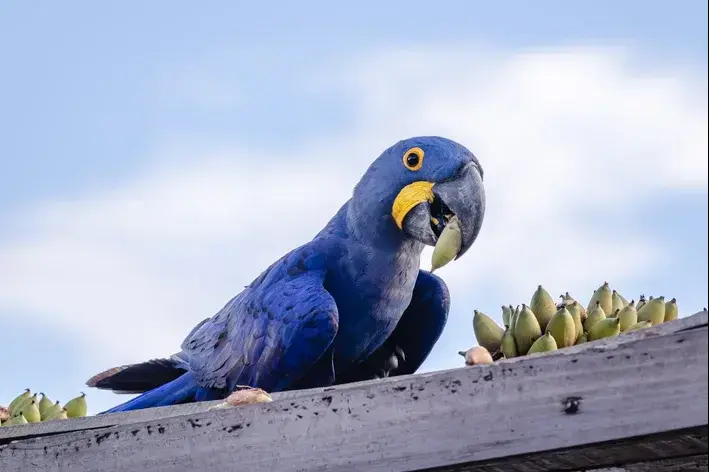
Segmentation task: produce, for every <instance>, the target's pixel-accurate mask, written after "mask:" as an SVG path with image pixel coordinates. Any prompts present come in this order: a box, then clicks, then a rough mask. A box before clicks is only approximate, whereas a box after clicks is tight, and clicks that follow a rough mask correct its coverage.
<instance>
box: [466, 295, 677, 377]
mask: <svg viewBox="0 0 709 472" xmlns="http://www.w3.org/2000/svg"><path fill="white" fill-rule="evenodd" d="M559 298H561V302H560V303H558V304H557V303H556V302H555V301H554V299H553V298H552V297H551V295H549V293H548V292H547V291H546V290H545V289H544V287H542V286H541V285H539V286H538V287H537V290H536V291H535V292H534V295H532V299H531V301H530V304H529V305H526V304H522V306H521V307H520V306H519V305H518V306H517V307H516V308H513V306H512V305H509V306H503V307H502V321H503V323H504V325H505V327H504V328H502V327H501V326H499V325H498V324H497V323H495V321H494V320H493V319H492V318H490V317H489V316H487V315H486V314H484V313H482V312H480V311H478V310H475V311H474V316H473V330H474V331H475V337H476V339H477V341H478V344H479V346H476V347H474V348H472V349H469V350H468V351H461V352H460V353H459V354H460V355H462V356H463V357H465V362H466V364H468V365H474V364H485V363H492V362H493V361H495V360H498V359H501V358H506V359H510V358H513V357H518V356H524V355H528V354H534V353H537V352H548V351H555V350H557V349H563V348H566V347H570V346H574V345H577V344H582V343H585V342H589V341H596V340H598V339H603V338H608V337H613V336H618V335H619V334H621V333H626V332H630V331H635V330H638V329H643V328H649V327H650V326H654V325H658V324H660V323H664V322H666V321H672V320H676V319H677V318H678V317H679V310H678V308H677V300H676V299H674V298H673V299H672V300H670V301H665V297H658V298H654V297H652V296H651V297H649V298H647V299H646V298H645V296H644V295H641V296H640V299H639V301H638V303H637V305H636V304H635V300H631V301H630V302H628V301H627V300H626V299H625V298H624V297H623V296H622V295H621V294H620V293H619V292H618V291H616V290H611V288H610V286H609V285H608V282H605V283H604V284H603V285H601V286H600V287H598V288H597V289H596V290H595V291H594V293H593V296H592V297H591V300H590V301H589V303H588V305H587V306H586V307H584V306H583V305H581V304H580V303H579V302H577V301H576V300H575V299H574V298H573V297H572V296H571V295H569V293H568V292H566V293H565V294H564V295H560V296H559Z"/></svg>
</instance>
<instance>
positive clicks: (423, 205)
mask: <svg viewBox="0 0 709 472" xmlns="http://www.w3.org/2000/svg"><path fill="white" fill-rule="evenodd" d="M482 176H483V173H482V169H481V167H480V164H479V162H478V161H477V159H476V158H475V157H474V156H473V154H472V153H470V151H468V150H467V149H466V148H464V147H463V146H461V145H460V144H458V143H455V142H453V141H450V140H448V139H445V138H439V137H419V138H411V139H408V140H404V141H400V142H398V143H396V144H395V145H393V146H392V147H390V148H389V149H387V150H386V151H384V153H382V155H380V156H379V157H378V158H377V159H376V160H375V161H374V162H373V163H372V165H371V166H370V167H369V169H368V170H367V171H366V173H365V174H364V176H363V177H362V179H361V180H360V182H359V183H358V185H357V186H356V187H355V189H354V192H353V195H352V197H351V198H350V199H349V200H348V201H347V202H346V203H345V204H344V205H343V206H342V207H341V208H340V210H339V211H338V212H337V214H336V215H335V216H334V217H333V218H332V219H331V220H330V222H329V223H328V224H327V225H326V226H325V228H323V229H322V230H321V231H320V232H319V233H318V234H317V235H316V236H315V237H314V238H313V239H312V240H311V241H309V242H308V243H306V244H304V245H303V246H300V247H298V248H296V249H293V250H292V251H290V252H289V253H287V254H286V255H284V256H283V257H282V258H281V259H279V260H277V261H276V262H275V263H273V264H272V265H271V266H270V267H269V268H267V269H266V270H265V271H264V272H262V273H261V274H260V275H259V276H258V277H257V278H256V279H255V280H254V281H253V282H252V283H251V284H250V285H248V286H247V287H246V288H245V289H244V290H243V291H242V292H241V293H239V294H238V295H236V296H235V297H234V298H233V299H232V300H230V301H229V302H228V303H227V304H226V305H225V306H224V308H222V309H221V310H220V311H219V312H218V313H217V314H216V315H214V316H213V317H211V318H208V319H206V320H204V321H203V322H201V323H200V324H198V325H197V326H196V327H195V328H194V329H193V330H192V332H190V333H189V335H188V336H187V337H186V338H185V340H184V342H183V343H182V346H181V351H180V352H179V353H177V354H175V355H173V356H171V357H170V358H167V359H161V360H153V361H148V362H145V363H140V364H135V365H132V366H123V367H119V368H114V369H109V370H108V371H106V372H104V373H101V374H98V375H97V376H95V377H93V378H92V379H90V380H89V381H88V382H87V383H88V384H89V385H90V386H93V387H97V388H105V389H112V390H114V391H118V392H144V393H142V395H140V396H138V397H136V398H134V399H133V400H130V401H128V402H126V403H124V404H122V405H118V406H117V407H114V408H112V409H111V410H109V412H117V411H128V410H134V409H139V408H147V407H154V406H163V405H170V404H178V403H184V402H192V401H202V400H208V399H215V398H223V397H225V396H227V395H228V394H229V393H231V392H232V391H233V390H234V389H235V387H236V386H237V385H250V386H254V387H260V388H263V389H264V390H266V391H268V392H275V391H283V390H289V389H296V388H309V387H315V386H326V385H331V384H337V383H343V382H350V381H357V380H364V379H370V378H376V377H382V376H386V375H400V374H407V373H413V372H415V371H416V369H418V367H419V366H420V365H421V363H423V361H424V360H425V358H426V357H427V356H428V354H429V353H430V351H431V349H432V348H433V345H434V344H435V342H436V341H437V340H438V338H439V336H440V334H441V332H442V330H443V327H444V326H445V322H446V319H447V315H448V309H449V304H450V300H449V294H448V289H447V287H446V285H445V283H444V282H443V281H442V280H441V279H440V278H439V277H437V276H435V275H433V274H430V273H428V272H425V271H421V270H420V269H419V265H420V264H419V262H420V255H421V251H422V249H423V247H424V245H426V244H429V245H432V244H435V241H436V240H437V237H438V235H439V234H440V231H441V229H442V228H443V227H444V226H445V223H446V222H447V221H448V219H449V218H450V217H451V216H452V215H454V214H455V215H457V216H458V218H459V219H460V222H461V228H462V233H463V234H462V236H463V246H462V247H461V249H460V251H459V253H458V257H460V256H461V255H462V254H464V253H465V251H467V249H468V248H469V247H470V246H471V245H472V243H473V242H474V240H475V239H476V237H477V235H478V232H479V231H480V226H481V224H482V220H483V216H484V209H485V198H484V190H483V185H482Z"/></svg>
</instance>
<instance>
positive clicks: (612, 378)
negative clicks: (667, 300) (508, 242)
mask: <svg viewBox="0 0 709 472" xmlns="http://www.w3.org/2000/svg"><path fill="white" fill-rule="evenodd" d="M660 328H661V329H660ZM652 330H654V331H652ZM652 330H647V332H645V333H643V332H642V331H639V332H637V333H632V335H623V336H619V337H617V338H613V339H611V340H608V341H607V342H599V343H588V344H586V345H581V346H576V347H573V348H568V349H564V350H561V351H557V352H555V353H552V354H548V355H533V356H529V357H523V358H519V359H511V360H505V361H501V362H499V363H496V364H494V365H491V366H476V367H469V368H462V369H454V370H449V371H442V372H434V373H428V374H419V375H414V376H406V377H399V378H392V379H385V380H381V381H372V382H364V383H359V384H350V385H345V386H340V387H337V388H334V389H330V390H328V391H324V390H322V389H319V390H315V391H302V392H297V393H292V395H291V396H290V397H289V398H286V397H283V398H280V399H277V400H276V401H274V402H273V403H269V404H261V405H250V406H245V407H239V408H232V409H227V410H218V411H209V412H201V413H194V414H189V415H185V414H178V415H177V416H168V417H163V418H159V419H150V420H148V421H145V420H143V421H141V420H138V422H132V423H129V422H128V423H123V424H115V425H113V426H109V427H99V428H97V429H93V430H81V431H75V432H69V433H60V434H53V435H43V436H38V437H26V436H25V438H24V439H19V440H17V439H16V440H14V441H13V442H10V443H8V444H5V445H2V446H0V465H2V467H1V469H2V471H3V472H19V471H27V470H32V471H38V472H40V471H49V470H52V471H55V470H62V471H73V470H81V471H106V472H109V471H125V470H136V471H137V470H140V471H165V472H167V471H171V472H173V471H174V472H177V471H188V470H189V471H193V470H199V471H204V472H208V471H222V470H246V471H249V472H251V471H253V472H259V471H268V472H278V471H309V470H338V471H408V470H423V469H435V468H438V470H490V471H499V470H505V471H507V470H509V471H513V470H525V471H527V472H534V471H535V470H545V471H547V470H567V471H573V470H578V469H579V468H582V469H589V468H594V467H595V468H600V467H609V466H616V467H618V466H619V465H622V464H633V463H639V462H647V461H648V460H667V459H671V458H682V457H687V456H690V455H695V456H696V455H702V454H706V452H707V423H708V419H707V398H708V396H709V389H708V385H707V384H708V382H707V345H708V341H709V340H708V339H707V316H706V312H702V313H699V314H697V315H694V316H693V317H690V318H689V319H688V318H684V319H680V320H677V321H676V322H672V323H667V324H666V325H660V326H658V327H656V328H652ZM154 410H155V411H157V410H161V409H154ZM166 410H168V409H163V411H166ZM174 411H175V410H173V412H174ZM144 414H145V413H144ZM130 415H133V414H128V416H124V417H123V420H128V419H129V418H130ZM106 416H107V417H110V416H112V415H106ZM134 418H140V416H139V415H136V416H134ZM144 418H145V416H143V419H144ZM20 428H21V427H17V428H12V429H15V430H16V431H14V433H17V430H19V429H20ZM8 429H10V428H8ZM14 437H15V438H17V436H14ZM6 440H10V438H6ZM614 448H615V449H614ZM594 451H596V452H594ZM599 451H600V452H599ZM505 462H506V465H505ZM495 463H497V464H498V465H497V466H495V465H494V464H495ZM486 464H487V465H486ZM520 464H526V466H525V468H524V469H519V465H520ZM535 464H536V465H535ZM486 467H487V468H486ZM491 467H497V468H491Z"/></svg>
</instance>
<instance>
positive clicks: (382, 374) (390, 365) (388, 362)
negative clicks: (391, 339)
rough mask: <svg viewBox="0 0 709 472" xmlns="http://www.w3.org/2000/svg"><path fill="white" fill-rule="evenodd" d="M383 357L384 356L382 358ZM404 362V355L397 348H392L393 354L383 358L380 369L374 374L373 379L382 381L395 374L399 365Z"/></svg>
mask: <svg viewBox="0 0 709 472" xmlns="http://www.w3.org/2000/svg"><path fill="white" fill-rule="evenodd" d="M383 357H384V356H383ZM405 361H406V354H404V351H403V350H402V349H401V348H400V347H399V346H394V349H393V352H391V353H390V354H389V356H388V357H384V360H383V362H382V366H381V368H380V369H379V370H378V371H376V372H375V373H374V375H373V376H372V378H373V379H384V378H387V377H389V376H390V375H391V374H396V370H397V369H398V368H399V364H400V363H402V362H405Z"/></svg>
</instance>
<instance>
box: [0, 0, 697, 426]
mask: <svg viewBox="0 0 709 472" xmlns="http://www.w3.org/2000/svg"><path fill="white" fill-rule="evenodd" d="M434 5H435V6H434ZM706 18H707V4H706V2H703V1H699V0H685V1H683V2H676V3H674V4H670V3H669V2H662V1H642V2H641V1H635V0H626V1H624V2H615V1H608V0H594V1H590V0H579V1H575V2H568V1H562V0H540V1H537V2H527V1H521V0H519V1H514V0H508V1H501V2H467V1H464V0H459V1H441V2H436V3H435V4H434V3H431V2H423V1H407V2H404V1H390V2H386V3H383V4H377V3H375V2H371V1H360V2H357V3H356V4H355V3H351V4H349V5H343V4H336V3H332V2H323V1H302V2H297V3H293V2H265V3H261V4H260V5H256V2H236V1H235V2H227V1H211V2H202V3H200V4H197V3H194V2H187V1H169V2H168V1H163V0H155V1H152V2H98V3H97V2H89V1H67V2H42V3H39V2H25V1H21V0H5V1H3V2H1V3H0V57H1V58H2V66H1V69H0V70H1V71H2V73H0V327H1V328H0V333H1V334H2V342H0V358H1V359H3V362H2V366H0V377H1V378H2V379H3V380H2V381H1V382H0V404H2V403H7V402H9V401H10V400H11V399H12V398H14V396H15V395H17V394H18V393H19V392H21V391H22V389H24V388H26V387H27V388H31V389H32V390H33V391H35V392H40V391H42V392H46V393H47V394H48V395H49V396H50V397H51V398H52V399H55V400H60V401H62V402H64V401H66V400H68V399H69V398H71V397H72V396H75V395H76V394H78V392H80V391H85V392H86V393H87V394H88V402H89V412H90V413H92V414H93V413H97V412H99V411H102V410H104V409H106V408H109V407H111V406H113V405H115V404H118V403H120V402H122V401H125V400H127V399H128V398H130V397H129V396H119V395H116V394H113V393H110V392H100V391H97V390H94V389H88V388H87V387H86V386H85V381H86V380H87V379H88V378H89V377H91V376H92V375H94V374H95V373H97V372H100V371H102V370H104V369H106V368H109V367H113V366H116V365H122V364H125V363H132V362H140V361H143V360H147V359H150V358H153V357H161V356H165V355H169V354H171V353H173V352H176V351H178V350H179V346H180V344H181V342H182V340H183V339H184V337H185V336H186V335H187V334H188V332H189V331H190V329H191V328H192V327H193V326H194V325H195V324H196V323H198V322H199V321H201V320H202V319H204V318H206V317H209V316H212V315H213V314H214V313H216V312H217V311H218V310H219V309H220V308H221V307H222V306H223V305H224V304H225V303H226V302H227V301H228V300H229V299H230V298H231V297H233V296H234V295H236V294H237V293H238V292H239V291H240V290H241V289H242V288H243V286H244V285H246V284H248V283H249V282H251V280H252V279H253V278H255V277H256V276H257V275H258V274H259V273H260V272H261V271H262V270H263V269H265V268H266V267H267V266H268V265H269V264H270V263H271V262H272V261H273V260H275V259H277V258H278V257H280V256H281V255H282V254H283V253H285V252H286V251H288V250H290V249H293V248H295V247H297V246H299V245H301V244H303V243H305V242H306V241H308V240H309V239H310V238H312V237H313V236H314V235H315V234H316V233H317V232H318V231H319V230H320V228H322V226H323V225H324V224H325V223H326V222H327V221H328V220H329V218H330V217H331V216H332V215H333V214H334V213H335V211H337V209H338V208H339V206H340V205H341V204H342V203H343V202H344V201H346V200H347V198H349V196H350V195H351V191H352V188H353V186H354V185H355V184H356V182H357V181H358V179H359V178H360V176H361V175H362V174H363V172H364V171H365V170H366V168H367V167H368V165H369V164H370V163H371V162H372V161H373V160H374V159H375V158H376V157H377V156H378V155H379V154H380V153H381V152H382V151H383V150H384V149H386V148H387V147H388V146H390V145H391V144H393V143H395V142H397V141H399V140H400V139H404V138H407V137H411V136H417V135H441V136H446V137H448V138H451V139H454V140H456V141H458V142H460V143H461V144H463V145H465V146H466V147H468V148H469V149H470V150H471V151H472V152H473V153H474V154H475V155H476V156H477V157H478V158H479V159H480V161H481V163H482V166H483V168H484V169H485V185H486V192H487V205H488V206H487V214H486V217H485V221H484V223H483V227H482V231H481V233H480V236H479V238H478V241H477V242H476V243H475V244H474V245H473V247H472V249H471V250H470V251H469V252H468V253H467V254H466V255H465V257H464V258H462V259H461V260H459V261H456V262H454V263H452V264H449V265H448V266H446V267H444V268H443V269H441V270H440V275H441V277H443V278H444V280H445V281H446V283H447V284H448V286H449V288H450V291H451V297H452V305H451V313H450V317H449V322H448V325H447V326H446V329H445V331H444V333H443V335H442V337H441V339H440V340H439V342H438V344H437V345H436V347H435V348H434V351H433V352H432V354H431V355H430V357H429V358H428V360H427V361H426V363H425V364H424V366H423V367H422V369H421V371H431V370H439V369H447V368H454V367H459V366H461V365H462V358H461V357H460V356H458V355H457V352H458V351H460V350H462V349H467V348H468V347H471V346H473V345H475V344H476V342H475V337H474V334H473V330H472V312H473V310H474V309H477V310H481V311H483V312H485V313H487V314H489V315H491V316H492V317H494V318H495V319H497V320H500V315H501V310H500V306H501V305H502V304H515V305H516V304H519V303H528V301H529V299H530V297H531V295H532V293H533V292H534V290H535V289H536V287H537V285H539V284H542V285H543V286H544V287H545V288H547V289H548V291H549V292H550V293H551V294H552V295H553V296H557V295H559V294H561V293H563V292H565V291H569V292H570V293H571V294H572V295H573V296H575V297H577V298H578V299H579V300H580V301H582V302H584V303H586V302H587V301H588V299H589V298H590V296H591V294H592V293H593V290H594V289H595V288H596V287H598V286H599V285H600V284H602V283H603V282H604V281H608V282H609V283H610V285H611V287H612V288H616V289H618V290H619V291H620V292H621V293H622V294H623V295H624V296H626V297H627V298H629V299H631V298H636V299H637V298H638V297H639V295H640V294H646V295H654V296H660V295H664V296H666V297H668V298H671V297H676V298H677V300H678V303H679V307H680V315H681V316H687V315H690V314H693V313H695V312H697V311H699V310H701V309H702V307H704V306H706V305H707V285H708V280H707V272H708V268H707V245H708V241H707V211H708V208H707V161H708V151H707V52H708V51H707V20H706ZM430 253H431V251H430V248H427V249H426V250H425V251H424V255H423V256H422V261H423V265H424V266H425V265H427V264H428V260H429V258H430Z"/></svg>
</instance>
